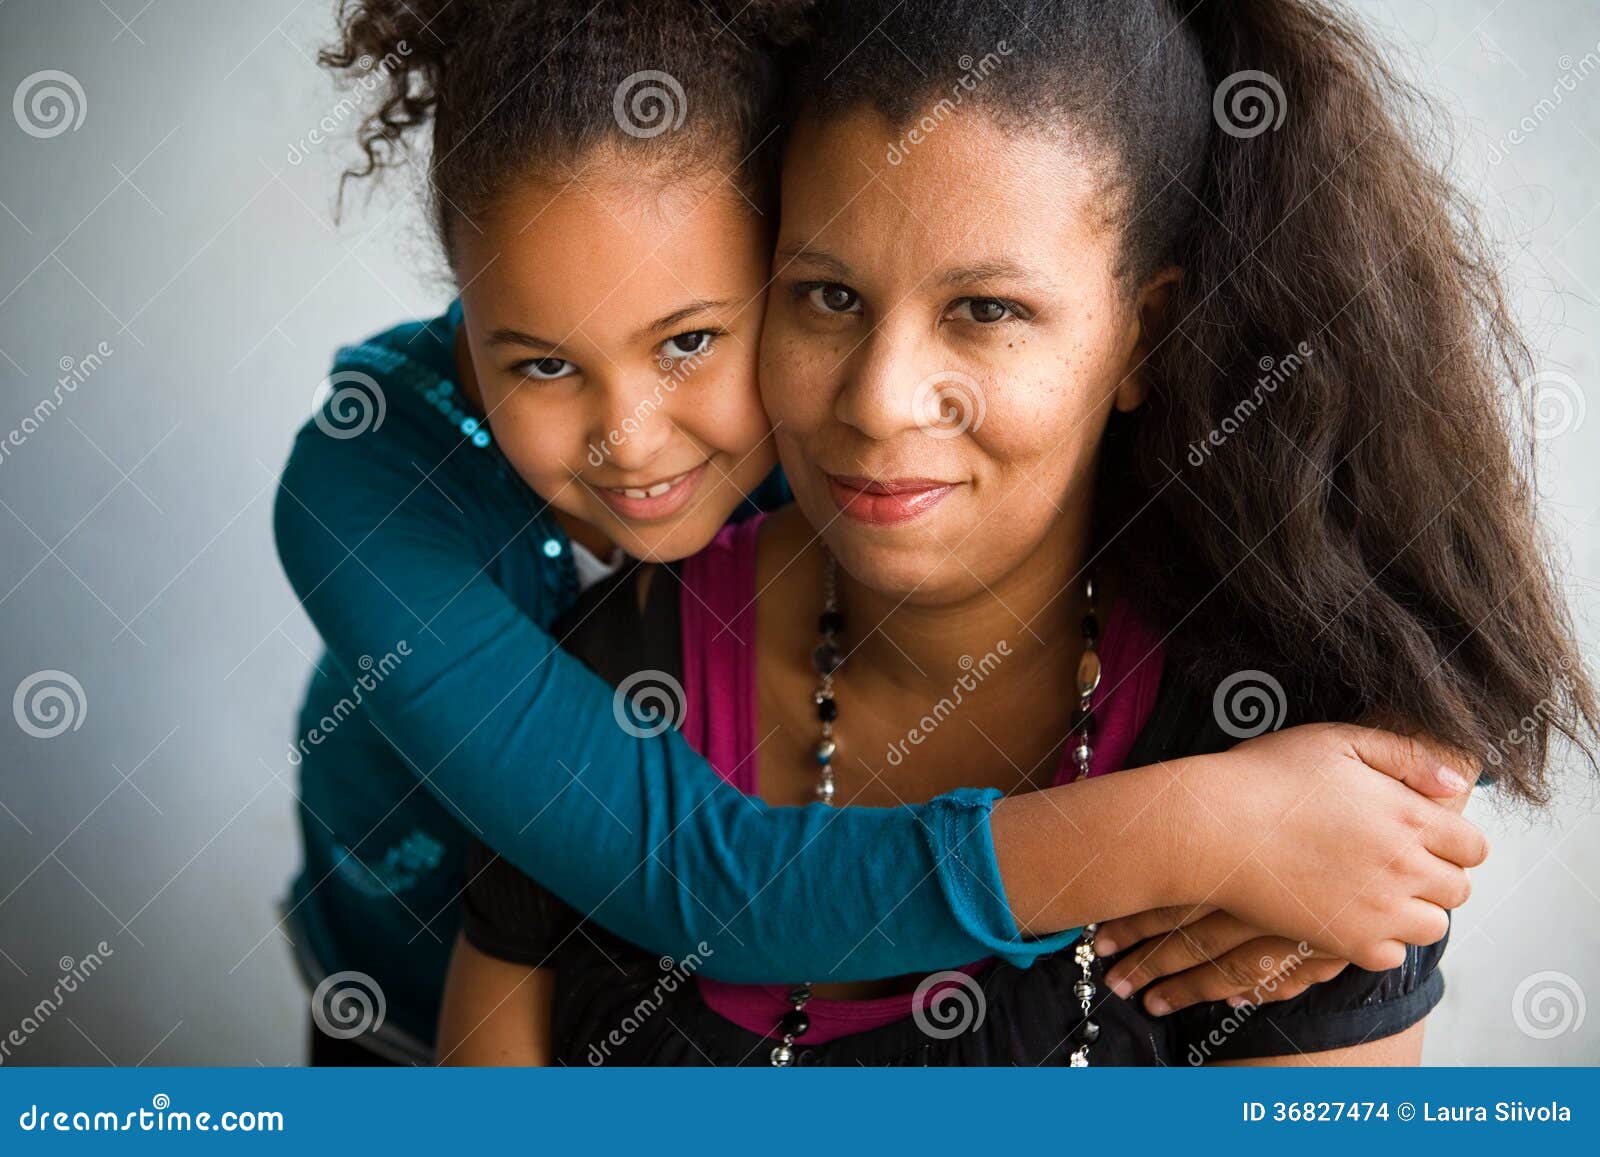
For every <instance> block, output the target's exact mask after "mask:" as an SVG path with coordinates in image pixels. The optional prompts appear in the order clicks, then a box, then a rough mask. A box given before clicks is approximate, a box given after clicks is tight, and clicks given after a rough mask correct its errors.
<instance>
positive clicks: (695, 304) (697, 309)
mask: <svg viewBox="0 0 1600 1157" xmlns="http://www.w3.org/2000/svg"><path fill="white" fill-rule="evenodd" d="M730 304H732V303H731V302H730V301H726V300H720V301H703V300H696V301H691V302H690V303H689V304H688V305H685V306H684V307H683V308H681V309H675V310H673V311H672V312H671V313H666V314H662V315H661V316H660V317H658V318H656V319H655V320H654V321H652V322H651V323H650V324H649V325H645V326H641V327H640V328H639V330H638V331H637V332H636V333H635V334H634V335H633V339H632V340H634V341H642V340H643V339H645V338H647V337H650V336H651V335H652V334H658V333H661V332H663V331H665V330H670V329H672V328H673V327H674V326H676V325H677V324H678V323H679V322H682V321H684V320H686V319H688V318H691V317H693V316H694V315H695V314H697V313H704V312H706V311H707V310H710V309H721V308H722V307H723V306H725V305H730Z"/></svg>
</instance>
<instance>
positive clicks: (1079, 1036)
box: [1072, 1020, 1100, 1045]
mask: <svg viewBox="0 0 1600 1157" xmlns="http://www.w3.org/2000/svg"><path fill="white" fill-rule="evenodd" d="M1099 1039H1100V1026H1099V1025H1097V1024H1095V1022H1094V1021H1092V1020H1080V1021H1079V1022H1078V1027H1076V1028H1075V1029H1073V1030H1072V1043H1073V1044H1075V1045H1092V1044H1094V1042H1095V1041H1097V1040H1099Z"/></svg>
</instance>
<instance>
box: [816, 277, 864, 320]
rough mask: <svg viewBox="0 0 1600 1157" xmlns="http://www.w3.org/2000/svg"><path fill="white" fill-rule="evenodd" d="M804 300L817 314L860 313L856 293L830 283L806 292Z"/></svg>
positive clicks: (858, 297)
mask: <svg viewBox="0 0 1600 1157" xmlns="http://www.w3.org/2000/svg"><path fill="white" fill-rule="evenodd" d="M806 300H808V301H809V302H810V303H811V307H812V308H813V309H815V310H817V311H818V312H819V313H860V312H861V298H860V296H859V295H857V293H856V291H855V290H853V289H849V288H847V287H845V286H843V285H839V284H837V283H834V282H830V283H828V284H826V285H813V286H810V287H809V288H808V289H807V290H806Z"/></svg>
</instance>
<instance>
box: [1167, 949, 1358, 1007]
mask: <svg viewBox="0 0 1600 1157" xmlns="http://www.w3.org/2000/svg"><path fill="white" fill-rule="evenodd" d="M1346 967H1347V962H1346V961H1343V960H1333V959H1331V958H1326V957H1311V956H1306V955H1305V954H1303V953H1302V952H1300V946H1299V945H1298V944H1296V943H1294V941H1292V940H1283V939H1280V938H1278V937H1275V936H1263V937H1258V938H1257V939H1254V940H1250V941H1248V942H1246V943H1244V944H1241V945H1240V946H1239V947H1237V948H1235V949H1233V950H1232V951H1231V952H1227V953H1225V954H1224V955H1223V956H1221V957H1220V958H1219V959H1216V960H1211V961H1207V962H1206V963H1204V964H1200V965H1197V966H1195V967H1194V968H1190V969H1188V970H1186V971H1184V972H1180V973H1178V974H1177V975H1176V976H1169V977H1167V978H1166V979H1164V980H1162V981H1161V982H1160V983H1158V984H1155V985H1152V986H1151V988H1150V991H1148V992H1147V993H1145V995H1144V1006H1145V1009H1146V1011H1148V1012H1149V1013H1150V1014H1151V1015H1153V1016H1164V1015H1166V1014H1168V1013H1173V1012H1177V1011H1178V1010H1180V1009H1184V1008H1189V1007H1190V1006H1192V1005H1196V1004H1205V1003H1209V1002H1212V1001H1226V1002H1228V1003H1229V1004H1231V1005H1233V1006H1234V1007H1235V1008H1238V1007H1241V1006H1243V1005H1246V1004H1251V1005H1255V1004H1273V1003H1276V1002H1278V1001H1284V1000H1289V999H1291V998H1293V997H1296V996H1299V995H1300V994H1301V993H1302V992H1304V991H1305V990H1306V989H1308V988H1310V987H1311V986H1312V985H1313V984H1317V983H1320V982H1321V981H1324V980H1331V979H1333V978H1334V977H1335V976H1337V975H1339V973H1341V972H1343V971H1344V969H1345V968H1346Z"/></svg>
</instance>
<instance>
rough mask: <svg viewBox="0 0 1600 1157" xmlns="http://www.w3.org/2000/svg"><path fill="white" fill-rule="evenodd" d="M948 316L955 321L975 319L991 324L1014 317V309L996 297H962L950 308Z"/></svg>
mask: <svg viewBox="0 0 1600 1157" xmlns="http://www.w3.org/2000/svg"><path fill="white" fill-rule="evenodd" d="M948 316H949V317H950V318H951V319H952V320H955V321H975V322H977V323H978V324H979V325H993V324H994V323H995V322H997V321H1005V320H1006V319H1007V318H1010V317H1015V316H1016V311H1015V310H1014V309H1012V307H1011V306H1010V304H1009V303H1007V302H1004V301H1001V300H1000V299H999V298H998V297H963V298H962V299H961V300H960V301H958V302H956V303H955V305H954V306H953V307H952V308H951V310H950V313H949V314H948Z"/></svg>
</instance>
